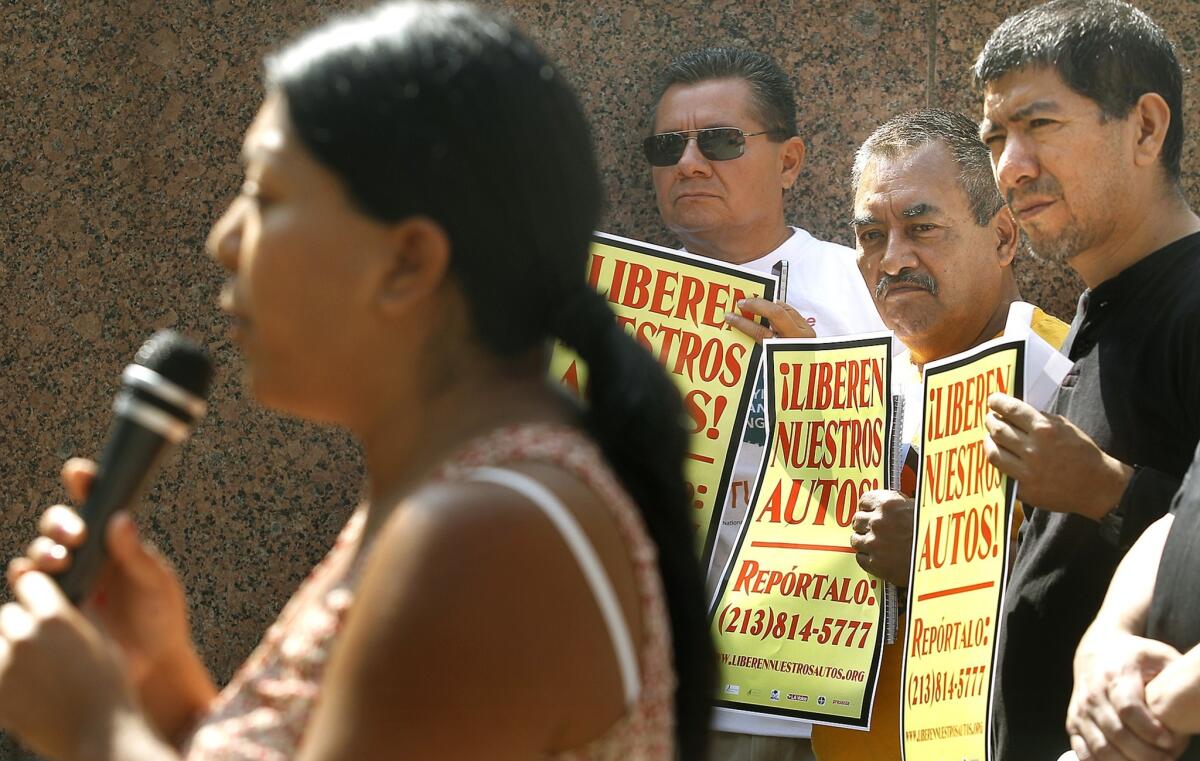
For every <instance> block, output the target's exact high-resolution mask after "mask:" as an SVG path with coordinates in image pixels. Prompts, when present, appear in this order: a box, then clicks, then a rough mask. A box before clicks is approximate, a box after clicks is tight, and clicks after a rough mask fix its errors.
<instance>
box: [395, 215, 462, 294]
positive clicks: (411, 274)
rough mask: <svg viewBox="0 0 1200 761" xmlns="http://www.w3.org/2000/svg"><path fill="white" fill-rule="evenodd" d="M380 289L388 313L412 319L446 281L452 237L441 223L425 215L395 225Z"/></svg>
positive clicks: (407, 218) (406, 219)
mask: <svg viewBox="0 0 1200 761" xmlns="http://www.w3.org/2000/svg"><path fill="white" fill-rule="evenodd" d="M386 243H387V252H386V254H385V256H386V259H385V261H384V266H383V268H382V270H381V277H380V280H379V287H378V297H377V299H378V305H379V307H380V309H381V310H382V311H383V312H384V314H388V315H395V316H408V314H409V313H410V312H411V310H412V309H413V308H414V307H415V308H418V309H420V308H423V302H425V301H426V300H427V299H428V298H429V297H430V296H432V295H433V294H434V293H435V292H437V291H438V289H440V288H441V286H442V284H443V283H444V282H445V280H446V274H447V272H448V271H449V269H450V238H449V236H448V235H447V234H446V231H445V229H443V228H442V226H441V225H440V224H438V223H437V222H435V221H434V220H432V219H430V218H429V217H424V216H415V217H406V218H405V219H402V220H400V221H399V222H396V223H395V224H393V225H392V226H391V229H390V230H389V231H388V233H387V237H386Z"/></svg>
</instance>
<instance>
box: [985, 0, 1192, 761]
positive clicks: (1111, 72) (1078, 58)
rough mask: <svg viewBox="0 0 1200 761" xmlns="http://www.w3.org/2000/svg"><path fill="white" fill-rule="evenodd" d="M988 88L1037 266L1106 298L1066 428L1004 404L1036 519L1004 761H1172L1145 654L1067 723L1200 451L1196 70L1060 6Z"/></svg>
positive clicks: (1115, 25)
mask: <svg viewBox="0 0 1200 761" xmlns="http://www.w3.org/2000/svg"><path fill="white" fill-rule="evenodd" d="M975 75H976V79H977V82H978V83H979V84H980V85H981V86H982V88H983V93H984V120H983V123H982V125H981V127H980V130H981V137H982V138H983V140H984V142H985V143H987V145H988V147H989V148H990V149H991V153H992V163H993V168H994V170H995V174H996V179H997V182H998V184H999V186H1000V190H1001V192H1002V193H1003V194H1004V196H1005V198H1006V200H1007V202H1008V204H1009V207H1010V208H1011V209H1012V211H1013V214H1014V215H1015V216H1016V217H1017V221H1018V223H1019V224H1020V225H1021V227H1022V229H1023V230H1024V231H1025V233H1026V235H1027V236H1028V238H1029V241H1030V243H1031V245H1032V247H1033V249H1034V251H1035V252H1036V253H1037V254H1038V255H1039V256H1042V257H1045V258H1049V259H1054V260H1058V261H1065V262H1067V263H1068V264H1069V265H1070V266H1071V267H1072V268H1073V269H1074V270H1075V271H1076V272H1078V273H1079V275H1080V276H1081V277H1082V278H1083V280H1084V283H1085V284H1086V285H1087V286H1088V290H1087V291H1085V292H1084V294H1083V296H1082V297H1081V298H1080V301H1079V310H1078V313H1077V314H1076V317H1075V321H1074V323H1073V325H1072V329H1071V334H1070V335H1069V336H1068V338H1067V347H1064V348H1065V350H1067V351H1068V353H1069V356H1070V358H1071V359H1072V360H1073V361H1074V362H1075V365H1074V367H1073V368H1072V370H1071V372H1070V373H1069V374H1068V376H1067V377H1066V379H1065V380H1064V381H1063V384H1062V388H1061V389H1060V390H1059V394H1058V397H1057V399H1056V400H1055V402H1054V404H1053V407H1052V410H1051V413H1050V414H1043V413H1040V412H1038V411H1037V410H1035V409H1033V408H1032V407H1030V406H1029V405H1026V404H1024V403H1023V402H1020V401H1017V400H1015V399H1011V398H1009V397H1005V396H1000V395H997V396H995V397H993V398H992V400H991V408H992V414H991V415H990V416H989V420H988V428H989V431H990V433H991V441H990V442H989V457H990V459H991V461H992V463H993V464H995V465H996V466H997V467H998V468H1000V470H1002V471H1004V472H1005V473H1007V474H1009V475H1011V476H1014V477H1015V478H1017V479H1019V482H1020V487H1019V496H1020V498H1021V500H1022V501H1023V502H1024V503H1025V505H1026V508H1025V510H1026V515H1027V520H1026V523H1025V526H1024V528H1023V529H1022V534H1021V543H1020V547H1019V549H1018V551H1017V556H1016V562H1015V566H1014V569H1013V576H1012V581H1011V582H1010V584H1009V592H1008V597H1007V599H1006V600H1005V605H1004V617H1003V633H1002V635H1001V636H1002V646H1001V651H1000V662H999V665H998V669H997V685H996V692H995V696H996V697H995V710H994V712H993V715H994V717H995V723H994V725H993V728H992V729H993V733H994V734H993V738H994V744H995V749H996V751H997V758H999V759H1001V760H1002V761H1031V760H1036V759H1051V760H1053V759H1055V758H1057V757H1058V755H1059V754H1061V753H1062V752H1064V751H1066V750H1068V748H1069V747H1070V748H1074V749H1075V751H1076V752H1077V753H1079V754H1080V756H1081V757H1083V758H1091V757H1099V758H1115V759H1120V758H1129V759H1143V758H1146V759H1149V758H1162V757H1165V756H1164V751H1163V750H1162V749H1163V748H1165V747H1167V746H1168V745H1169V744H1170V742H1171V740H1172V738H1170V737H1169V736H1168V735H1169V733H1167V732H1166V730H1165V728H1163V727H1162V725H1161V724H1160V723H1159V722H1157V720H1155V719H1154V718H1153V716H1152V715H1151V714H1150V712H1149V710H1148V709H1147V708H1146V706H1145V698H1144V691H1143V689H1142V686H1143V681H1142V679H1143V675H1142V673H1141V671H1140V670H1138V669H1137V666H1138V664H1139V663H1140V662H1139V661H1138V654H1136V653H1112V654H1108V655H1107V656H1106V657H1111V659H1112V663H1110V664H1108V666H1107V668H1106V670H1104V673H1105V674H1106V675H1107V676H1106V677H1105V678H1104V679H1101V680H1097V683H1096V685H1095V687H1094V689H1093V691H1092V693H1091V694H1090V695H1089V700H1087V701H1086V702H1085V703H1081V704H1080V705H1078V706H1073V707H1072V714H1071V717H1070V721H1069V722H1068V717H1067V710H1068V701H1069V700H1070V696H1071V687H1072V658H1073V655H1074V652H1075V648H1076V645H1077V644H1078V642H1079V638H1080V636H1081V635H1082V634H1083V631H1084V630H1085V629H1086V628H1087V626H1088V624H1089V623H1090V622H1091V620H1092V618H1093V617H1094V616H1095V614H1096V611H1097V610H1098V608H1099V607H1100V603H1101V601H1102V600H1103V597H1104V592H1105V589H1106V588H1107V585H1108V581H1109V579H1110V578H1111V576H1112V573H1113V570H1114V569H1115V567H1116V565H1117V563H1118V562H1119V561H1120V559H1121V557H1122V555H1123V554H1124V553H1125V551H1126V550H1127V549H1128V548H1129V546H1130V544H1132V542H1133V541H1134V540H1135V539H1136V538H1137V537H1138V535H1139V534H1140V533H1141V532H1142V530H1143V529H1144V528H1145V527H1146V526H1148V525H1149V524H1150V523H1152V522H1153V521H1154V520H1155V519H1157V518H1159V517H1160V516H1162V515H1163V514H1164V513H1165V512H1166V511H1167V508H1168V506H1169V504H1170V499H1171V496H1172V495H1173V494H1174V492H1175V490H1176V489H1177V488H1178V486H1179V481H1180V478H1181V477H1182V475H1183V473H1184V472H1185V471H1186V470H1187V467H1188V464H1189V463H1190V460H1191V454H1192V451H1193V450H1194V449H1195V447H1196V443H1197V440H1198V439H1200V341H1197V338H1200V234H1198V233H1200V218H1197V216H1196V215H1195V214H1193V213H1192V211H1191V209H1190V208H1189V207H1188V205H1187V202H1186V201H1185V200H1184V199H1183V196H1182V193H1181V191H1180V188H1179V157H1180V152H1181V147H1182V142H1183V127H1182V122H1181V115H1182V111H1181V101H1182V95H1181V80H1182V75H1181V71H1180V66H1179V63H1178V61H1177V60H1176V58H1175V54H1174V51H1173V49H1172V47H1171V44H1170V42H1168V41H1167V39H1166V37H1165V35H1164V34H1163V32H1162V30H1161V29H1160V28H1159V27H1158V26H1157V25H1155V24H1154V22H1153V21H1151V20H1150V19H1149V17H1147V16H1146V15H1145V14H1144V13H1142V12H1140V11H1138V10H1137V9H1135V8H1133V7H1132V6H1130V5H1128V4H1126V3H1124V2H1120V1H1119V0H1053V2H1050V3H1047V4H1045V5H1042V6H1038V7H1035V8H1032V9H1029V10H1027V11H1024V12H1022V13H1020V14H1017V15H1015V16H1013V17H1011V18H1009V19H1008V20H1007V21H1005V22H1004V23H1003V24H1001V25H1000V26H999V27H998V28H997V29H996V31H995V32H994V33H993V34H992V37H991V39H989V40H988V43H987V45H986V46H985V47H984V49H983V52H982V53H981V54H980V56H979V60H978V61H977V62H976V65H975ZM1118 716H1125V717H1135V720H1134V721H1132V722H1125V723H1122V722H1121V721H1120V720H1119V718H1118ZM1068 723H1069V727H1068V729H1069V732H1070V735H1069V736H1068V729H1064V724H1068ZM1131 727H1132V728H1131Z"/></svg>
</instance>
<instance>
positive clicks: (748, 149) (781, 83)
mask: <svg viewBox="0 0 1200 761" xmlns="http://www.w3.org/2000/svg"><path fill="white" fill-rule="evenodd" d="M654 103H655V107H654V114H653V122H652V127H651V134H650V135H649V136H648V137H646V139H645V140H644V142H643V151H644V153H645V156H646V159H647V161H648V162H649V164H650V165H651V175H652V179H653V181H654V192H655V196H656V198H657V200H658V210H659V213H660V214H661V215H662V219H663V223H664V224H665V225H666V226H667V228H668V229H670V230H671V232H672V233H674V234H675V235H676V236H678V238H679V240H680V241H682V242H683V244H684V246H685V247H686V250H688V251H690V252H691V253H694V254H699V255H701V256H707V257H710V258H713V259H719V260H720V261H723V262H728V263H730V264H738V265H741V266H743V267H749V268H751V269H754V270H758V271H760V272H770V271H771V269H772V268H773V267H775V265H776V264H777V263H778V262H780V261H784V262H787V264H788V267H789V278H788V280H789V283H790V287H789V289H788V293H786V294H783V298H782V299H781V300H780V301H779V302H776V303H771V302H769V301H764V300H762V299H749V300H748V302H747V303H746V304H745V305H744V306H743V308H744V309H745V310H746V311H748V312H751V313H755V314H760V315H762V316H764V317H766V318H767V319H768V320H769V321H770V324H771V328H769V329H768V328H765V327H763V326H761V325H759V324H757V323H755V322H752V321H750V320H747V319H745V318H743V317H741V316H740V315H735V314H731V315H729V316H728V317H727V318H726V319H727V320H728V322H729V323H730V324H731V325H733V326H734V327H735V328H738V329H740V330H742V331H743V332H745V333H747V334H748V335H750V336H751V337H752V338H755V339H759V340H761V339H763V338H766V337H770V336H774V335H778V336H783V337H808V336H814V335H815V336H822V337H824V336H837V335H846V334H852V333H869V332H875V331H881V330H883V329H884V328H883V323H882V321H881V320H880V319H879V314H878V313H877V312H876V311H875V305H874V304H873V303H872V301H871V296H870V294H869V293H868V292H867V290H866V288H865V287H864V286H863V281H862V278H861V277H860V276H859V274H858V271H857V269H856V268H855V266H854V252H853V251H851V250H850V249H848V248H846V247H844V246H839V245H837V244H836V243H829V242H826V241H822V240H818V239H817V238H815V237H813V236H812V235H810V234H809V233H808V232H806V231H804V230H802V229H800V228H798V227H792V226H789V225H788V224H787V222H786V220H785V219H784V201H785V199H786V194H787V192H788V190H790V189H791V187H792V186H793V185H794V184H795V183H796V178H797V177H798V176H799V174H800V169H801V167H802V166H803V165H804V155H805V147H804V141H803V140H801V139H800V137H799V136H798V135H797V130H796V102H795V95H794V89H793V87H792V83H791V82H790V81H788V78H787V76H786V75H785V74H784V73H783V71H782V70H780V68H779V66H778V64H776V63H775V61H773V60H772V59H771V58H770V56H767V55H764V54H762V53H759V52H756V51H751V50H741V49H736V48H704V49H701V50H695V51H692V52H690V53H686V54H684V55H682V56H680V57H679V58H677V59H675V60H674V61H672V62H671V63H670V64H669V65H668V66H667V67H666V69H665V70H664V71H663V73H662V75H661V76H660V77H659V81H658V85H657V87H656V91H655V98H654ZM749 414H750V419H751V424H749V425H748V426H747V428H746V440H745V441H744V442H743V445H742V449H741V451H740V452H739V455H738V460H737V467H736V470H735V471H734V474H733V479H732V484H731V488H730V493H729V495H727V501H726V504H725V509H724V511H723V513H722V515H721V525H720V526H719V527H718V534H717V540H716V546H715V548H714V550H713V560H712V564H711V568H712V575H714V576H715V575H716V574H719V573H720V571H721V570H722V568H723V566H724V564H725V561H726V560H727V558H728V556H729V552H730V549H731V547H732V543H733V540H734V538H735V537H736V534H737V530H738V527H739V526H740V525H741V522H742V520H743V518H744V516H745V514H746V507H747V503H748V502H749V498H750V489H751V487H752V482H753V479H754V477H755V471H756V469H757V464H758V461H759V454H758V451H756V447H758V448H761V447H762V446H763V444H764V443H765V440H766V436H765V430H764V428H762V427H761V425H757V426H756V425H754V421H759V420H761V419H762V417H763V414H764V405H763V393H762V389H761V388H759V389H757V390H756V392H755V395H754V400H753V402H752V404H751V407H750V413H749ZM717 727H718V728H719V729H720V728H728V729H731V730H736V731H737V732H751V733H753V736H749V735H743V734H733V733H723V732H719V733H718V734H717V736H716V737H715V738H714V749H713V753H712V756H713V758H720V759H724V760H725V761H745V760H746V759H763V760H764V761H799V760H800V759H802V758H810V757H811V756H810V755H809V750H808V741H807V740H806V739H801V738H805V737H807V735H808V724H806V723H801V722H795V721H791V720H787V719H779V718H777V717H771V716H762V717H755V718H753V719H742V720H741V721H740V722H739V723H738V724H737V725H727V724H723V723H722V719H721V718H718V721H717Z"/></svg>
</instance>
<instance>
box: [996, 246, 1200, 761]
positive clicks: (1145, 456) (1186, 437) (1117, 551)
mask: <svg viewBox="0 0 1200 761" xmlns="http://www.w3.org/2000/svg"><path fill="white" fill-rule="evenodd" d="M1067 340H1068V345H1069V348H1068V347H1064V350H1067V351H1068V356H1069V357H1070V358H1071V359H1072V360H1073V361H1074V363H1075V365H1074V367H1072V368H1071V371H1070V372H1069V373H1068V374H1067V377H1066V378H1065V379H1064V380H1063V383H1062V387H1061V388H1060V389H1059V392H1058V396H1057V398H1056V399H1055V401H1054V404H1053V407H1052V411H1053V412H1056V413H1058V414H1060V415H1063V416H1065V417H1066V418H1067V419H1068V420H1070V421H1071V422H1072V423H1074V424H1075V425H1077V426H1078V427H1079V428H1081V429H1082V430H1083V432H1084V433H1086V434H1088V435H1089V436H1090V437H1091V438H1092V439H1093V440H1094V441H1095V442H1096V443H1097V444H1098V445H1099V446H1100V447H1101V448H1102V449H1103V450H1104V451H1106V452H1108V453H1109V454H1110V455H1112V456H1113V457H1115V458H1117V459H1118V460H1121V461H1122V462H1124V463H1127V464H1129V465H1132V466H1134V467H1135V469H1136V470H1135V473H1134V477H1133V479H1132V480H1131V481H1130V483H1129V486H1128V488H1127V489H1126V490H1125V494H1124V495H1123V496H1122V498H1121V503H1120V505H1118V506H1117V508H1116V510H1115V512H1114V514H1113V516H1112V517H1111V518H1109V519H1107V520H1105V521H1103V522H1102V523H1096V522H1095V521H1092V520H1089V519H1088V518H1084V517H1082V516H1079V515H1071V514H1066V513H1054V512H1049V511H1047V510H1039V509H1037V508H1035V507H1030V506H1028V505H1026V506H1025V515H1026V520H1025V524H1024V526H1023V527H1022V529H1021V535H1020V545H1019V547H1018V549H1017V556H1016V562H1015V564H1014V567H1013V574H1012V578H1011V580H1010V581H1009V586H1008V592H1007V595H1006V599H1005V603H1004V617H1003V627H1004V628H1003V630H1002V634H1001V649H1000V659H999V664H998V669H997V672H996V677H997V686H996V701H995V706H994V714H993V716H994V730H995V735H994V737H995V740H996V746H997V758H998V759H1001V761H1036V760H1038V759H1051V760H1053V759H1056V758H1058V756H1059V754H1061V753H1062V752H1064V751H1066V750H1068V749H1069V748H1070V744H1069V742H1068V739H1067V733H1066V729H1065V726H1064V724H1065V721H1066V712H1067V703H1068V702H1069V700H1070V697H1071V685H1072V679H1073V675H1072V668H1071V666H1072V660H1073V658H1074V655H1075V648H1076V646H1077V645H1078V644H1079V638H1080V637H1081V636H1082V635H1083V632H1084V630H1085V629H1086V628H1087V627H1088V625H1089V624H1090V623H1091V622H1092V619H1093V618H1094V617H1095V615H1096V611H1097V610H1099V608H1100V603H1101V602H1102V601H1103V599H1104V594H1105V592H1106V591H1107V589H1108V582H1109V580H1110V579H1111V578H1112V574H1113V571H1115V570H1116V567H1117V564H1118V563H1119V562H1120V560H1121V557H1122V556H1123V555H1124V554H1125V551H1126V550H1128V549H1129V546H1130V545H1131V544H1132V543H1133V541H1134V540H1135V539H1137V537H1138V535H1140V534H1141V532H1142V531H1143V530H1144V529H1145V528H1146V527H1147V526H1149V525H1150V524H1151V523H1153V522H1154V521H1155V520H1156V519H1157V518H1159V517H1161V516H1163V515H1164V514H1165V513H1166V512H1167V509H1168V507H1169V506H1170V503H1171V498H1172V497H1173V496H1174V494H1175V491H1176V490H1177V489H1178V488H1179V483H1180V480H1181V479H1182V477H1183V474H1184V473H1185V472H1186V471H1187V469H1188V466H1189V465H1190V464H1191V459H1192V452H1193V450H1195V448H1196V444H1197V441H1200V233H1197V234H1193V235H1189V236H1187V237H1185V238H1182V239H1180V240H1178V241H1176V242H1174V243H1172V244H1170V245H1169V246H1166V247H1165V248H1162V249H1159V250H1158V251H1156V252H1154V253H1153V254H1150V255H1149V256H1147V257H1146V258H1144V259H1142V260H1141V261H1139V262H1138V263H1136V264H1134V265H1133V266H1131V267H1129V268H1128V269H1126V270H1125V271H1124V272H1122V273H1120V274H1119V275H1117V276H1116V277H1114V278H1111V279H1110V280H1107V281H1105V282H1104V283H1101V284H1100V285H1098V286H1096V287H1095V288H1094V289H1091V290H1090V291H1088V292H1085V293H1084V294H1083V296H1082V297H1081V298H1080V303H1079V311H1078V313H1077V314H1076V316H1075V321H1074V323H1073V324H1072V325H1071V335H1070V337H1068V339H1067Z"/></svg>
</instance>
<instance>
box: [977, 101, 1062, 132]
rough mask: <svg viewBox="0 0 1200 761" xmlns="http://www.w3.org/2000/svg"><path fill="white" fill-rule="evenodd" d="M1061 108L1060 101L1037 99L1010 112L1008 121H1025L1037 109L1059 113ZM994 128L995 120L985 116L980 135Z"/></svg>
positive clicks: (980, 125)
mask: <svg viewBox="0 0 1200 761" xmlns="http://www.w3.org/2000/svg"><path fill="white" fill-rule="evenodd" d="M1060 110H1062V107H1061V106H1060V105H1059V104H1058V101H1055V100H1049V99H1043V100H1035V101H1034V102H1032V103H1030V104H1028V105H1025V106H1022V107H1021V108H1018V109H1017V110H1016V111H1013V112H1012V113H1011V114H1009V115H1008V121H1010V122H1020V121H1025V120H1026V119H1028V118H1029V116H1030V115H1031V114H1033V113H1035V112H1037V111H1048V112H1050V113H1057V112H1058V111H1060ZM994 129H996V123H995V122H993V121H992V120H991V119H987V118H985V119H984V120H983V121H982V122H980V123H979V134H980V135H986V134H987V133H988V132H991V131H992V130H994Z"/></svg>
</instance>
